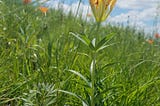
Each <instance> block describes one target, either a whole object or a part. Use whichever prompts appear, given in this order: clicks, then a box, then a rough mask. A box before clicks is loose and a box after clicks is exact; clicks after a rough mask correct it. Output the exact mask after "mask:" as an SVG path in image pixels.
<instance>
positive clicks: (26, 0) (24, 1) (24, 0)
mask: <svg viewBox="0 0 160 106" xmlns="http://www.w3.org/2000/svg"><path fill="white" fill-rule="evenodd" d="M30 2H32V0H23V3H24V4H28V3H30Z"/></svg>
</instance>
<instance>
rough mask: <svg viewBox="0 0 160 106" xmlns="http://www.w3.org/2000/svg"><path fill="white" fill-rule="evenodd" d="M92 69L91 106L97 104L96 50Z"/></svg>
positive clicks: (93, 55)
mask: <svg viewBox="0 0 160 106" xmlns="http://www.w3.org/2000/svg"><path fill="white" fill-rule="evenodd" d="M91 64H92V66H93V67H92V70H91V83H92V88H91V106H95V98H94V94H95V70H96V52H93V54H92V63H91Z"/></svg>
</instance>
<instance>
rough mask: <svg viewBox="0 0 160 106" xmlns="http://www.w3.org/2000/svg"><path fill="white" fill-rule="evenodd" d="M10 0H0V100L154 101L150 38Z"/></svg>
mask: <svg viewBox="0 0 160 106" xmlns="http://www.w3.org/2000/svg"><path fill="white" fill-rule="evenodd" d="M11 1H12V2H11ZM17 1H18V0H0V105H1V106H6V104H10V106H81V105H83V106H91V101H92V100H91V97H92V96H93V97H94V102H95V104H96V106H159V105H160V68H159V67H160V47H159V46H160V45H159V44H158V42H154V43H148V42H146V39H145V37H144V36H145V33H144V32H142V31H136V30H135V28H131V27H129V26H128V27H123V26H120V25H117V26H112V25H110V24H108V25H106V26H100V27H99V28H98V29H97V27H96V23H94V22H87V21H86V20H85V19H84V18H82V16H80V17H77V18H76V17H75V16H74V15H73V14H72V13H69V14H67V15H66V14H64V13H63V10H62V9H58V10H55V9H49V10H48V11H47V13H46V15H45V14H44V13H43V12H41V11H40V10H39V6H40V4H36V5H34V6H33V4H32V3H30V4H23V3H22V2H17ZM77 38H78V39H77ZM92 39H93V40H92ZM95 39H96V44H95V45H99V46H97V48H98V47H102V48H99V51H98V52H96V58H93V54H94V53H95V52H94V51H95V49H94V48H93V47H92V46H93V45H94V41H95ZM90 40H92V42H91V41H90ZM98 42H100V43H98ZM90 44H93V45H90ZM94 60H95V61H94ZM94 62H95V66H93V63H94ZM92 68H95V73H94V74H95V75H94V78H93V76H92V74H91V73H92V72H90V71H92ZM91 82H94V93H93V92H92V90H93V89H92V87H93V86H91V85H90V84H91Z"/></svg>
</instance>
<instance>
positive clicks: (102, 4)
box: [89, 0, 117, 22]
mask: <svg viewBox="0 0 160 106" xmlns="http://www.w3.org/2000/svg"><path fill="white" fill-rule="evenodd" d="M89 1H90V5H91V8H92V12H93V14H94V17H95V19H96V21H97V22H102V21H105V20H106V19H107V17H108V16H109V14H110V13H111V11H112V10H113V8H114V6H115V3H116V1H117V0H89Z"/></svg>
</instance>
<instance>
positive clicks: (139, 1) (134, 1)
mask: <svg viewBox="0 0 160 106" xmlns="http://www.w3.org/2000/svg"><path fill="white" fill-rule="evenodd" d="M158 2H159V0H119V1H118V2H117V6H118V7H120V8H124V9H136V10H138V9H146V8H152V7H155V6H156V5H157V3H158Z"/></svg>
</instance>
